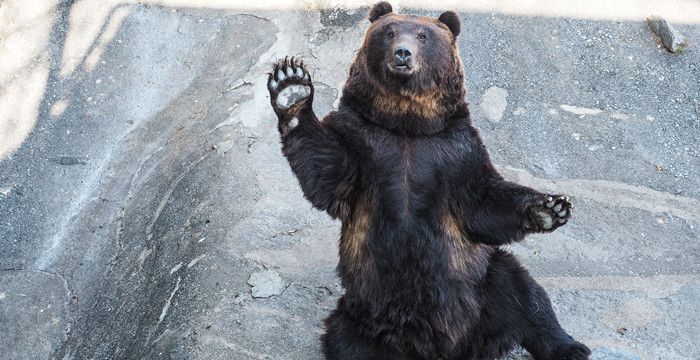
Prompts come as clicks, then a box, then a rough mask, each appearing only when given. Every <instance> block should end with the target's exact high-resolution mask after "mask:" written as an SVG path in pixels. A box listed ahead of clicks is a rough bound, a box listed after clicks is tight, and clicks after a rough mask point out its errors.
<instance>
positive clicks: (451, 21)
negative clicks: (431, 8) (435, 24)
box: [438, 11, 462, 36]
mask: <svg viewBox="0 0 700 360" xmlns="http://www.w3.org/2000/svg"><path fill="white" fill-rule="evenodd" d="M438 20H440V22H441V23H443V24H445V25H447V27H448V28H449V29H450V31H452V34H454V36H457V35H459V32H460V30H461V28H462V24H461V22H460V21H459V16H457V14H456V13H455V12H454V11H445V12H444V13H442V14H440V16H439V17H438Z"/></svg>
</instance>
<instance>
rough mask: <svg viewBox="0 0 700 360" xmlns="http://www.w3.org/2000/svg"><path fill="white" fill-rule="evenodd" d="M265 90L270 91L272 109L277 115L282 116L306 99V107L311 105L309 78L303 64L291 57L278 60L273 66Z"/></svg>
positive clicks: (311, 96)
mask: <svg viewBox="0 0 700 360" xmlns="http://www.w3.org/2000/svg"><path fill="white" fill-rule="evenodd" d="M267 88H268V90H269V91H270V100H271V102H272V107H273V108H274V109H275V112H276V113H277V114H278V115H283V114H284V113H285V112H287V111H288V110H289V109H290V108H291V107H292V106H294V105H295V104H298V103H300V102H302V101H304V100H307V99H308V100H309V101H307V105H308V106H310V105H311V101H310V100H311V99H312V98H313V85H311V76H310V75H309V71H308V70H307V69H306V66H304V62H303V61H299V60H297V59H295V58H293V57H292V58H291V59H290V58H284V59H282V60H279V61H278V62H277V63H276V64H275V65H274V67H273V69H272V72H271V73H269V77H268V80H267Z"/></svg>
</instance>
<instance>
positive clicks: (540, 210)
mask: <svg viewBox="0 0 700 360" xmlns="http://www.w3.org/2000/svg"><path fill="white" fill-rule="evenodd" d="M570 216H571V203H570V202H569V197H568V196H563V195H545V196H544V197H543V198H541V199H539V200H537V202H536V203H535V204H534V205H532V206H530V207H529V208H528V210H527V218H526V219H525V229H526V230H530V231H537V232H550V231H553V230H554V229H556V228H558V227H560V226H562V225H564V224H566V222H567V221H569V217H570Z"/></svg>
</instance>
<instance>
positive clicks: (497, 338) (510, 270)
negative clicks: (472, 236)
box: [477, 249, 591, 360]
mask: <svg viewBox="0 0 700 360" xmlns="http://www.w3.org/2000/svg"><path fill="white" fill-rule="evenodd" d="M482 296H483V298H484V301H485V303H484V304H483V309H482V323H481V324H479V325H477V328H479V327H481V329H482V332H481V337H482V339H483V343H484V344H490V345H487V346H486V348H484V349H482V351H481V353H482V354H483V357H484V358H488V357H494V356H500V354H499V353H500V350H501V349H502V346H504V345H505V344H506V343H510V344H511V345H516V343H520V344H521V345H522V346H523V347H524V348H525V349H526V350H527V351H528V352H529V353H530V354H531V355H532V356H533V358H534V359H535V360H585V359H588V355H589V354H590V353H591V352H590V350H589V349H588V348H587V347H586V346H585V345H583V344H581V343H579V342H577V341H576V340H574V339H573V338H572V337H571V336H569V334H567V333H566V332H565V331H564V329H562V328H561V326H560V325H559V322H558V321H557V317H556V315H555V314H554V310H553V309H552V305H551V303H550V301H549V297H548V296H547V293H546V292H545V291H544V289H543V288H542V287H541V286H540V285H538V284H537V283H536V282H535V280H534V279H533V278H532V277H531V276H530V275H529V274H528V272H527V270H525V269H524V268H523V267H522V266H520V264H519V262H518V261H517V259H516V258H515V257H514V256H513V255H511V254H509V253H507V252H505V251H503V250H500V249H498V250H496V251H495V252H494V253H493V254H492V256H491V263H490V268H489V271H488V273H487V276H486V280H485V282H484V287H483V294H482ZM496 334H497V335H496ZM512 342H514V343H512ZM499 344H500V345H499Z"/></svg>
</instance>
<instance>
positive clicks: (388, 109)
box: [373, 91, 443, 119]
mask: <svg viewBox="0 0 700 360" xmlns="http://www.w3.org/2000/svg"><path fill="white" fill-rule="evenodd" d="M440 99H441V96H440V94H439V93H438V92H437V91H435V92H432V93H429V94H426V95H403V94H389V93H381V94H378V95H377V96H376V97H375V98H374V104H373V105H374V108H375V109H378V110H379V111H381V112H383V113H386V114H389V115H408V114H413V115H416V116H419V117H422V118H424V119H434V118H437V117H439V116H441V115H442V111H443V109H442V106H441V105H440Z"/></svg>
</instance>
